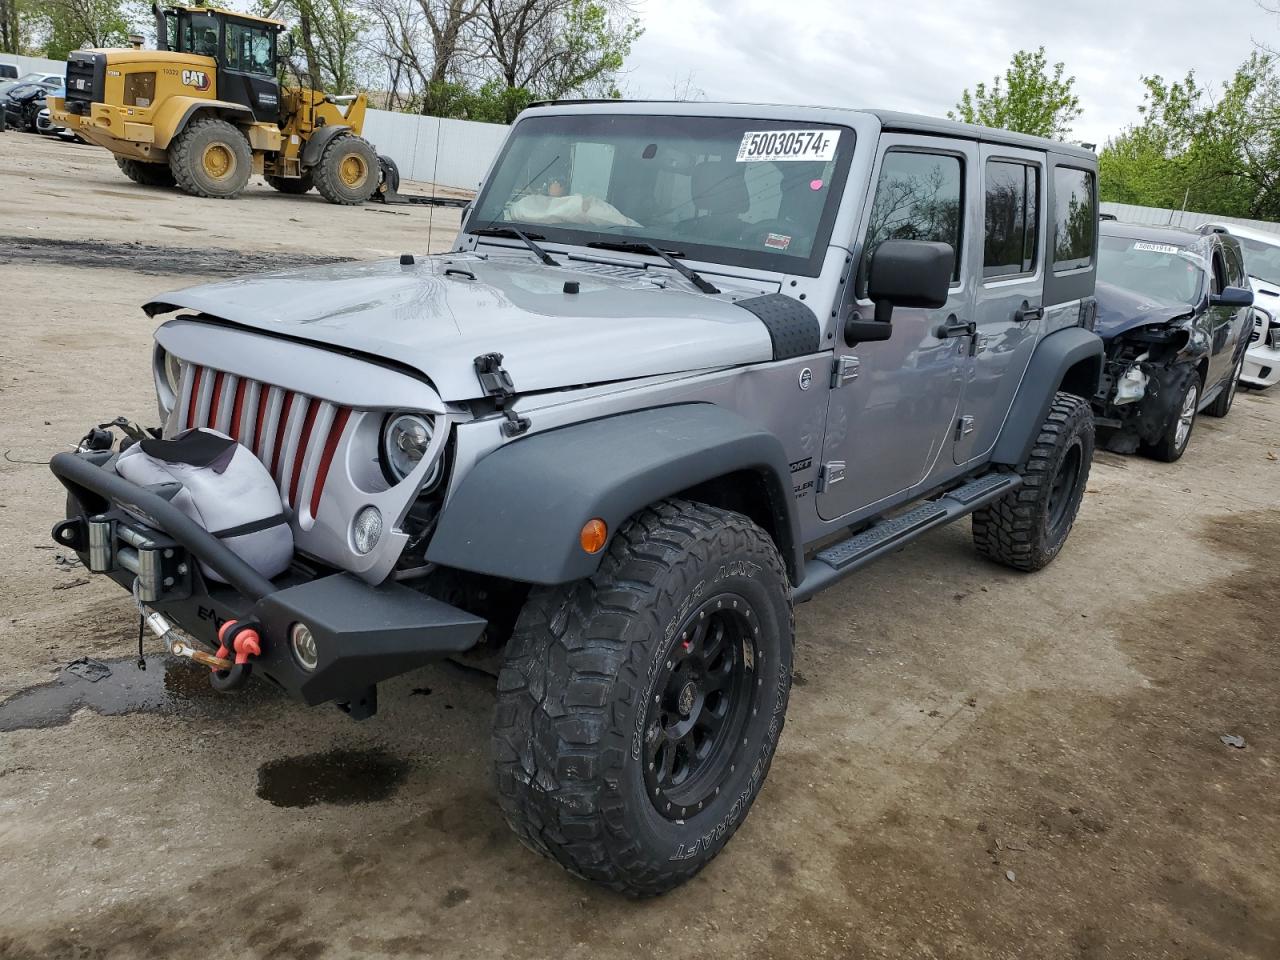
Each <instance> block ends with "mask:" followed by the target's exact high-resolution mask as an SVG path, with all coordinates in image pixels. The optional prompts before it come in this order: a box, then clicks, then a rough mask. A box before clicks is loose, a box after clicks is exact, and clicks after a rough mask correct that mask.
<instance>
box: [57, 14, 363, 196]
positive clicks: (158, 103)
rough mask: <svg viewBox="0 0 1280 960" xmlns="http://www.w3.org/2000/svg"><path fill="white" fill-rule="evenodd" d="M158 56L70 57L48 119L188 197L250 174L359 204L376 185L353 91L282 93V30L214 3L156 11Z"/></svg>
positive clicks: (141, 176)
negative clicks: (337, 93) (60, 91)
mask: <svg viewBox="0 0 1280 960" xmlns="http://www.w3.org/2000/svg"><path fill="white" fill-rule="evenodd" d="M154 10H155V15H156V38H157V47H158V48H159V49H157V50H142V49H119V50H114V49H113V50H77V51H75V52H73V53H72V54H71V55H70V56H69V57H68V58H67V85H66V96H65V97H64V98H61V99H59V98H57V97H50V98H49V113H50V116H51V118H52V120H53V122H54V123H55V124H58V125H60V126H64V127H66V128H67V129H69V130H71V131H72V132H74V133H77V134H79V135H80V136H81V137H83V138H84V139H85V140H88V141H91V142H92V143H96V144H98V145H100V146H103V147H106V148H107V149H108V150H110V151H111V152H112V153H113V154H115V157H116V163H118V164H119V166H120V169H121V170H122V171H123V172H124V174H125V176H127V177H128V178H129V179H130V180H133V181H134V182H135V183H140V184H143V185H146V186H172V185H174V184H176V185H177V186H178V187H179V188H181V189H182V190H184V191H185V192H187V193H190V194H194V195H195V196H199V197H215V198H230V197H235V196H238V195H239V194H240V193H241V191H243V190H244V188H245V185H246V184H247V183H248V182H249V177H250V176H251V175H252V174H254V173H257V174H260V175H262V176H263V178H264V179H266V181H267V183H269V184H271V186H273V187H275V188H276V189H277V190H279V191H280V192H281V193H306V192H307V191H308V190H310V189H311V188H312V187H313V186H314V187H315V188H316V190H317V191H319V193H320V194H321V196H323V197H324V198H325V199H326V200H328V201H329V202H330V203H345V204H359V203H363V202H364V201H365V200H367V199H369V197H370V196H371V195H372V194H373V192H374V190H375V189H376V188H377V186H378V182H379V178H380V167H379V161H378V156H377V153H376V152H375V151H374V149H373V147H372V145H370V144H369V142H368V141H367V140H364V139H363V138H362V137H361V136H360V133H361V129H362V127H363V125H364V115H365V109H366V107H367V101H366V99H365V97H364V95H363V94H360V95H359V96H354V97H331V96H327V95H325V94H324V93H322V92H320V91H317V90H308V89H295V88H290V87H286V88H283V89H282V88H281V86H280V81H279V80H278V79H277V77H278V72H277V53H278V49H277V48H278V45H279V40H280V32H281V30H283V29H284V24H282V23H280V22H279V21H277V20H268V19H263V18H261V17H254V16H250V15H248V14H243V13H237V12H236V11H233V10H221V9H217V8H214V7H178V6H174V7H165V8H161V7H155V8H154Z"/></svg>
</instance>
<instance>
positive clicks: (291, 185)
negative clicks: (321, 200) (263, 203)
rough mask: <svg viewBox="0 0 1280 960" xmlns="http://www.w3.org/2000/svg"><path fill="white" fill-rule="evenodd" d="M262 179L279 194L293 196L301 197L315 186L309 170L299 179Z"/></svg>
mask: <svg viewBox="0 0 1280 960" xmlns="http://www.w3.org/2000/svg"><path fill="white" fill-rule="evenodd" d="M263 179H264V180H266V181H267V183H268V184H269V185H270V186H271V187H273V188H274V189H276V190H279V191H280V192H281V193H289V194H293V195H295V196H301V195H302V194H304V193H306V192H308V191H309V190H310V189H311V188H312V187H314V186H315V185H316V184H315V180H314V179H313V178H312V176H311V171H310V170H308V171H307V172H306V173H304V174H303V175H302V176H300V177H264V178H263Z"/></svg>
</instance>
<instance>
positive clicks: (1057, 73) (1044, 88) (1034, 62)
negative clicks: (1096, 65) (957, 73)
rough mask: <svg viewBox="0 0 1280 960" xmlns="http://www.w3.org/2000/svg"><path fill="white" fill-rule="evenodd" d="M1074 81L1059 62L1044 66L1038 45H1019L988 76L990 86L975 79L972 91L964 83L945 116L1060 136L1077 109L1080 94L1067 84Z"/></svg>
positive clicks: (1071, 85)
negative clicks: (994, 73) (997, 71)
mask: <svg viewBox="0 0 1280 960" xmlns="http://www.w3.org/2000/svg"><path fill="white" fill-rule="evenodd" d="M1075 82H1076V78H1075V77H1069V76H1066V67H1065V66H1064V65H1063V64H1062V63H1061V62H1058V63H1055V64H1054V65H1053V68H1052V71H1051V70H1050V68H1049V64H1048V61H1047V58H1046V57H1045V53H1044V47H1040V48H1039V49H1038V50H1036V51H1034V52H1032V51H1030V50H1019V51H1018V52H1017V53H1015V54H1014V55H1013V60H1012V61H1011V62H1010V63H1009V67H1008V69H1006V70H1005V72H1004V77H1003V78H1001V77H999V76H996V77H993V78H992V80H991V85H990V86H987V84H985V83H979V84H978V85H977V86H975V87H974V88H973V90H972V91H970V90H968V89H966V90H965V91H964V93H963V94H961V96H960V102H959V103H957V104H956V108H955V110H952V111H948V113H947V116H948V117H950V118H951V119H952V120H963V121H964V122H965V123H977V124H981V125H982V126H984V127H997V128H999V129H1002V130H1014V131H1016V132H1018V133H1030V134H1034V135H1036V136H1040V137H1052V138H1054V139H1056V140H1065V139H1066V137H1067V134H1069V133H1070V132H1071V125H1072V124H1073V123H1074V122H1075V121H1076V120H1077V119H1079V117H1080V114H1081V110H1080V100H1079V98H1078V97H1077V96H1076V95H1075V93H1074V92H1073V89H1072V88H1073V87H1074V86H1075Z"/></svg>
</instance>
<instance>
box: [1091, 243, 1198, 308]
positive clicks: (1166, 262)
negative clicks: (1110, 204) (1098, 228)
mask: <svg viewBox="0 0 1280 960" xmlns="http://www.w3.org/2000/svg"><path fill="white" fill-rule="evenodd" d="M1207 270H1208V264H1206V263H1205V260H1204V257H1203V256H1202V255H1201V253H1198V252H1197V251H1196V250H1195V249H1193V248H1188V247H1180V246H1177V245H1176V244H1172V243H1162V242H1155V241H1150V240H1135V239H1133V238H1131V237H1106V236H1104V237H1103V238H1102V240H1101V242H1100V243H1099V244H1098V283H1099V284H1100V285H1101V284H1110V285H1111V286H1113V287H1119V288H1121V289H1122V290H1127V291H1129V292H1130V293H1132V294H1137V295H1138V296H1139V297H1141V298H1142V299H1143V300H1145V301H1147V302H1151V303H1167V304H1174V305H1176V304H1195V303H1198V302H1199V301H1200V298H1201V297H1202V296H1203V293H1202V291H1203V290H1204V286H1205V283H1206V279H1207V278H1206V274H1207Z"/></svg>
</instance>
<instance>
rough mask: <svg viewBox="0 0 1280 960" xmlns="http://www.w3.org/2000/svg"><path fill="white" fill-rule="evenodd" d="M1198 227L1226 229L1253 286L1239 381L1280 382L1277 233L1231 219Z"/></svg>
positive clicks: (1255, 384) (1254, 384) (1279, 247)
mask: <svg viewBox="0 0 1280 960" xmlns="http://www.w3.org/2000/svg"><path fill="white" fill-rule="evenodd" d="M1200 230H1201V232H1202V233H1203V232H1208V231H1215V232H1220V233H1229V234H1231V236H1233V237H1235V238H1236V239H1237V240H1239V241H1240V246H1241V247H1242V248H1243V249H1244V268H1245V272H1247V273H1248V274H1249V282H1250V284H1251V285H1252V286H1253V340H1252V341H1251V342H1250V344H1249V350H1248V352H1247V353H1246V354H1245V357H1244V367H1243V368H1242V369H1241V371H1240V382H1241V383H1245V384H1248V385H1249V386H1251V387H1270V386H1272V385H1273V384H1276V383H1280V233H1270V232H1268V231H1266V230H1257V229H1254V228H1253V227H1242V226H1240V225H1239V224H1235V223H1206V224H1205V225H1204V226H1203V227H1201V228H1200Z"/></svg>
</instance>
